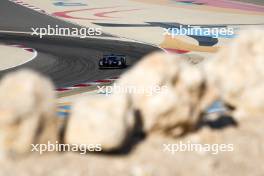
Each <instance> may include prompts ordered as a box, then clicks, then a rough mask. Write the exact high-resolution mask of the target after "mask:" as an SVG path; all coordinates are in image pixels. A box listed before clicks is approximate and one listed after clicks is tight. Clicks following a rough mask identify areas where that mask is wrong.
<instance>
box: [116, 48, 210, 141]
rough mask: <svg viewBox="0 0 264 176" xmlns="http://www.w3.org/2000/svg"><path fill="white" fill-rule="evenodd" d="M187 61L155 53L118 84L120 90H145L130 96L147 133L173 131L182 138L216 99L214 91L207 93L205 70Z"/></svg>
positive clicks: (181, 57) (179, 57)
mask: <svg viewBox="0 0 264 176" xmlns="http://www.w3.org/2000/svg"><path fill="white" fill-rule="evenodd" d="M184 59H186V58H184V57H183V56H176V57H175V56H172V55H169V54H165V53H154V54H151V55H149V56H147V57H146V58H144V59H143V60H142V61H140V62H139V63H138V64H137V65H136V66H135V67H134V68H132V69H131V70H130V71H128V72H127V73H125V74H124V75H123V76H121V78H120V80H119V81H118V82H117V85H118V86H120V87H125V88H127V89H128V88H129V87H135V88H136V89H140V90H142V89H143V90H144V91H143V93H142V92H141V93H139V92H128V94H129V96H131V100H132V106H133V110H134V111H137V112H139V113H135V114H140V116H141V118H142V121H143V130H144V131H145V132H150V131H163V132H169V133H171V132H172V131H173V133H174V135H176V136H178V135H181V134H183V133H185V132H186V131H189V130H190V129H191V128H194V126H195V125H196V123H197V121H198V120H199V118H200V116H201V114H202V113H203V111H204V110H205V109H206V107H207V106H209V105H210V103H212V101H213V100H214V96H212V95H213V94H212V91H210V90H209V89H208V90H207V87H206V86H207V85H206V79H205V75H204V73H203V69H202V67H200V66H193V65H191V64H189V63H188V62H186V61H185V60H184ZM149 90H151V93H150V94H149ZM114 93H115V94H118V93H119V92H114Z"/></svg>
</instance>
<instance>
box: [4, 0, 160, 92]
mask: <svg viewBox="0 0 264 176" xmlns="http://www.w3.org/2000/svg"><path fill="white" fill-rule="evenodd" d="M47 25H50V26H55V25H59V26H60V27H69V28H72V27H78V28H80V26H76V25H73V24H71V23H67V22H64V21H62V20H59V19H55V18H52V17H50V16H47V15H44V14H40V13H38V12H35V11H33V10H31V9H27V8H25V7H22V6H19V5H16V4H14V3H12V2H9V1H7V0H1V1H0V30H5V31H6V30H8V31H21V32H32V31H31V27H34V28H36V27H47ZM103 36H107V34H103ZM0 43H5V44H22V45H25V46H27V47H31V48H34V49H36V50H37V52H38V56H37V57H36V58H35V59H34V60H32V61H30V62H28V63H26V64H24V65H21V66H18V67H16V68H12V69H8V70H5V71H1V72H0V78H1V77H2V76H3V75H5V74H6V73H8V72H10V71H14V70H17V69H21V68H30V69H33V70H37V71H39V72H41V73H43V74H45V75H47V76H48V77H50V78H51V79H52V80H53V81H54V83H55V85H56V86H57V87H67V86H72V85H75V84H79V83H84V82H88V81H94V80H99V79H105V78H111V77H116V76H119V75H120V74H121V73H123V72H124V71H125V70H126V69H104V70H100V69H99V67H98V59H99V58H100V57H101V56H102V55H103V54H110V53H115V54H124V55H126V56H127V58H128V65H130V66H131V65H133V64H134V63H136V62H137V61H138V60H139V59H140V58H142V56H144V55H146V54H148V53H151V52H153V51H156V50H159V49H158V48H157V47H154V46H150V45H146V44H141V43H137V42H125V41H117V40H111V39H107V40H106V39H103V38H98V39H96V38H85V39H81V38H78V37H59V36H44V37H43V38H42V39H40V38H39V37H37V36H31V35H28V34H11V33H10V34H6V33H1V32H0ZM0 56H1V55H0ZM1 59H8V58H1Z"/></svg>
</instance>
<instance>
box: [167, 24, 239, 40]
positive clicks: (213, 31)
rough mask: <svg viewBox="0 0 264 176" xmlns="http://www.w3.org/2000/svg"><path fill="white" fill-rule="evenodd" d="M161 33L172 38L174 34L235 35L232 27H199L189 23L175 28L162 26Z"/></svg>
mask: <svg viewBox="0 0 264 176" xmlns="http://www.w3.org/2000/svg"><path fill="white" fill-rule="evenodd" d="M163 30H164V32H163V35H169V36H171V37H172V38H174V37H176V36H181V35H182V36H186V35H187V36H205V37H213V38H219V37H225V38H232V37H234V35H235V31H234V28H232V27H201V26H191V25H187V26H185V25H180V26H179V27H175V28H163Z"/></svg>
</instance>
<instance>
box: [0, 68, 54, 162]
mask: <svg viewBox="0 0 264 176" xmlns="http://www.w3.org/2000/svg"><path fill="white" fill-rule="evenodd" d="M0 102H1V103H0V153H1V156H2V157H5V156H10V155H12V156H16V155H17V154H26V153H29V152H31V147H32V146H31V144H36V143H47V141H50V142H55V141H56V140H58V125H57V124H58V118H56V104H55V92H54V87H53V84H52V83H51V82H50V81H49V80H48V79H47V78H45V77H44V76H42V75H40V74H38V73H36V72H34V71H29V70H21V71H16V72H13V73H10V74H7V75H6V76H4V77H3V79H2V80H1V82H0Z"/></svg>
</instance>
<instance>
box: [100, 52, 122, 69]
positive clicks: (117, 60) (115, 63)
mask: <svg viewBox="0 0 264 176" xmlns="http://www.w3.org/2000/svg"><path fill="white" fill-rule="evenodd" d="M125 67H126V57H125V56H124V55H115V54H111V55H104V56H103V58H101V59H100V60H99V68H125Z"/></svg>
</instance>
